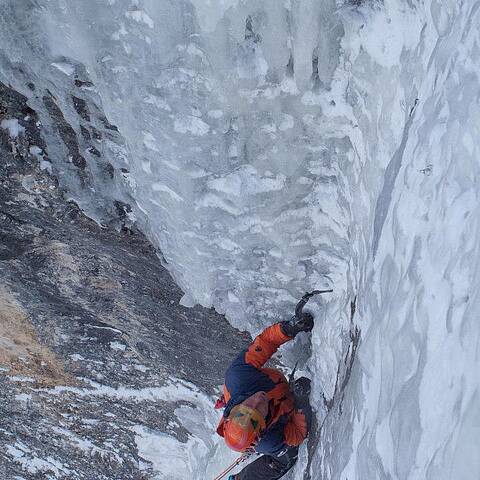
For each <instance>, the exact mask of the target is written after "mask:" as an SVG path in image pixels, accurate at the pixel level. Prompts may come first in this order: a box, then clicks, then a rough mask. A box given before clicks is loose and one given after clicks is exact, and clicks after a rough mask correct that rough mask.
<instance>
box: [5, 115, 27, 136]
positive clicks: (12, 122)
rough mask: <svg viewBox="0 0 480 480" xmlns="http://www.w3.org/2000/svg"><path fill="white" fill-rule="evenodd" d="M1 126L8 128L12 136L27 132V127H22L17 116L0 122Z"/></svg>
mask: <svg viewBox="0 0 480 480" xmlns="http://www.w3.org/2000/svg"><path fill="white" fill-rule="evenodd" d="M0 127H1V128H3V129H4V130H8V133H9V134H10V136H11V137H13V138H17V137H18V136H19V135H20V134H23V133H25V128H24V127H22V126H21V125H20V124H19V123H18V120H17V119H16V118H8V119H5V120H2V121H1V122H0Z"/></svg>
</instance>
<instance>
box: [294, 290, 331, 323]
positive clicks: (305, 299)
mask: <svg viewBox="0 0 480 480" xmlns="http://www.w3.org/2000/svg"><path fill="white" fill-rule="evenodd" d="M331 292H333V289H329V290H313V291H311V292H306V293H305V295H304V296H303V297H302V298H301V299H300V301H299V302H298V303H297V306H296V307H295V318H294V319H295V320H298V319H300V318H302V311H303V307H304V306H305V305H306V304H307V302H308V301H309V300H310V299H311V298H312V297H313V296H314V295H320V294H321V293H331Z"/></svg>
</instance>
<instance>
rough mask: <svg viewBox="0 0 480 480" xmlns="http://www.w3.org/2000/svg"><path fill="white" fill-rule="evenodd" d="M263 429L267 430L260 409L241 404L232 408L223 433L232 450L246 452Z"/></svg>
mask: <svg viewBox="0 0 480 480" xmlns="http://www.w3.org/2000/svg"><path fill="white" fill-rule="evenodd" d="M262 430H265V418H263V415H262V414H261V413H260V412H259V411H258V410H255V409H253V408H250V407H247V406H245V405H242V404H240V405H237V406H236V407H233V408H232V411H231V412H230V415H229V416H228V418H227V419H226V420H225V425H224V430H223V434H224V438H225V442H226V444H227V445H228V446H229V447H230V448H231V449H232V450H236V451H237V452H244V451H245V450H246V449H247V448H248V447H250V446H251V445H252V444H253V443H255V442H256V441H257V439H258V437H259V436H260V433H261V431H262Z"/></svg>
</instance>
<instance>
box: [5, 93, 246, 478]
mask: <svg viewBox="0 0 480 480" xmlns="http://www.w3.org/2000/svg"><path fill="white" fill-rule="evenodd" d="M81 86H82V85H77V87H79V88H80V87H81ZM29 88H30V90H32V91H35V86H34V85H33V84H32V86H30V87H29ZM45 98H47V99H48V100H47V101H46V103H45V105H46V108H47V109H48V112H49V114H50V115H51V117H52V121H54V123H55V124H56V125H57V127H56V129H55V131H56V133H55V134H54V136H53V137H52V136H51V135H52V132H49V137H48V138H49V139H50V140H49V141H54V140H55V141H58V142H59V143H60V142H63V143H65V145H66V146H67V149H68V151H69V152H70V153H71V155H72V156H73V157H74V162H73V163H74V165H76V167H77V169H78V174H79V178H83V180H84V181H87V180H88V178H89V175H90V173H89V172H88V163H87V162H85V163H84V162H82V161H81V159H82V158H83V157H81V155H80V153H79V148H78V138H77V134H76V132H75V130H74V129H73V128H72V127H71V126H70V125H69V124H68V122H67V121H66V120H65V117H64V116H63V114H62V112H61V110H60V109H59V107H58V106H57V104H56V103H55V101H54V99H53V97H50V96H47V97H44V100H45ZM73 101H74V102H75V108H76V109H77V111H79V114H80V116H81V118H82V119H83V120H85V121H87V120H89V119H90V116H91V115H92V108H89V106H88V104H87V103H86V102H84V101H81V100H79V98H74V100H73ZM43 113H45V112H43ZM38 116H39V115H38V113H37V111H35V110H34V109H32V108H30V107H29V104H28V100H27V98H26V97H25V96H23V95H21V94H19V93H18V92H16V91H15V90H13V89H12V88H9V87H7V86H6V85H3V84H0V122H1V121H2V119H6V118H8V119H16V120H17V121H18V125H19V126H20V127H21V129H23V132H22V133H21V134H20V135H18V136H16V137H15V136H12V135H11V134H10V132H9V131H8V130H7V129H0V369H1V370H0V446H1V447H0V477H1V478H5V479H14V478H18V479H28V480H33V479H45V478H69V479H92V480H93V479H96V480H100V479H105V480H106V479H109V480H112V479H125V480H127V479H132V480H133V479H135V480H140V479H147V478H152V475H151V472H150V471H149V469H148V468H147V469H145V466H142V469H140V466H139V465H140V464H139V460H140V458H139V455H138V451H137V447H136V443H135V438H134V437H135V433H134V431H133V430H132V427H133V426H135V425H143V426H145V427H146V428H148V429H152V430H156V431H161V432H166V433H168V434H169V435H173V436H175V437H176V438H177V439H178V440H180V441H182V442H185V441H186V440H187V438H188V435H189V432H188V430H187V429H186V428H185V427H183V426H182V422H181V419H176V421H173V422H172V419H175V413H174V411H175V409H176V408H177V407H178V406H179V405H181V404H182V403H185V404H188V403H189V401H188V400H185V402H183V401H176V402H168V401H165V400H162V399H161V398H155V396H152V397H151V398H150V399H148V400H145V399H144V400H141V399H140V396H141V392H144V391H145V389H148V388H161V387H162V386H165V385H168V384H169V382H171V381H172V379H178V380H179V381H186V382H190V383H192V384H194V385H195V386H196V388H198V390H199V391H200V392H203V393H205V394H207V395H214V394H215V393H216V392H217V388H218V386H219V385H221V384H222V382H223V374H224V371H225V368H226V366H227V365H228V363H229V362H230V361H231V359H232V358H233V357H234V355H235V354H236V352H238V351H239V350H240V349H241V348H243V347H244V346H245V344H246V342H247V341H248V340H249V336H248V335H247V334H243V335H242V334H240V332H238V331H236V330H234V329H233V328H232V327H231V326H230V325H229V324H228V323H227V322H226V320H225V318H224V317H223V316H221V315H219V314H217V313H216V312H215V311H214V310H211V309H205V308H201V307H195V308H192V309H188V308H185V307H183V306H181V305H180V304H179V300H180V298H181V296H182V292H181V291H180V289H179V288H178V287H177V286H176V285H175V283H174V282H173V280H172V278H171V277H170V275H169V273H168V272H167V270H166V269H165V268H164V267H162V265H161V261H160V259H159V255H158V252H156V251H155V249H154V248H153V247H152V245H151V244H150V243H149V242H148V241H147V240H146V238H145V237H144V236H143V235H142V234H141V233H140V232H139V231H137V230H135V229H134V228H132V227H129V226H127V225H126V223H125V217H126V213H128V210H129V206H128V204H126V203H124V202H122V201H120V200H118V201H116V202H114V204H113V205H112V209H111V211H110V215H111V222H110V225H112V226H113V225H115V226H117V227H118V228H113V227H110V228H106V227H103V228H102V227H100V226H99V225H98V224H97V223H95V222H94V221H92V220H91V219H89V218H87V217H86V216H85V215H84V214H83V213H82V211H81V210H80V208H79V207H78V206H77V205H76V204H75V203H74V202H72V201H67V200H66V198H68V197H67V195H66V191H65V190H64V189H62V188H60V187H59V182H58V180H57V179H56V178H55V177H53V176H51V175H49V174H48V171H47V170H48V169H45V170H41V169H40V162H42V161H43V162H45V161H47V160H48V151H49V144H47V142H46V141H45V138H46V136H45V135H44V132H43V130H42V128H43V127H42V125H41V122H39V121H38ZM87 116H88V118H87ZM103 124H104V126H105V128H107V129H108V130H109V131H110V133H109V135H111V134H112V133H115V132H116V129H115V127H114V126H112V125H110V123H109V122H108V120H107V119H106V118H104V122H103ZM84 131H88V130H87V127H83V128H82V132H84ZM90 132H91V135H86V134H85V133H84V134H83V138H82V142H83V141H87V142H96V143H98V144H99V145H101V143H100V142H101V141H102V135H105V134H102V133H100V131H99V130H97V129H95V128H91V129H90ZM55 135H56V137H55ZM92 137H93V139H92ZM32 146H36V147H37V148H36V149H33V150H32ZM54 150H55V149H54ZM39 152H40V153H39ZM97 152H99V150H98V149H97ZM77 154H78V155H77ZM75 159H77V160H76V163H75ZM112 168H113V167H112ZM112 176H113V173H112ZM105 181H106V180H105ZM175 381H177V380H175ZM122 392H123V393H122ZM212 408H213V404H212ZM34 459H36V460H35V462H36V465H37V467H38V468H36V469H35V468H31V467H29V465H30V466H31V464H32V463H31V462H32V460H34ZM29 462H30V463H29Z"/></svg>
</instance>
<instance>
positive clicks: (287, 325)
mask: <svg viewBox="0 0 480 480" xmlns="http://www.w3.org/2000/svg"><path fill="white" fill-rule="evenodd" d="M313 325H314V321H313V315H312V314H311V313H308V312H302V313H301V316H300V317H299V318H298V317H295V319H294V320H293V321H290V322H286V321H285V322H282V324H281V327H282V331H283V333H284V334H285V335H287V336H288V337H292V338H293V337H295V336H296V335H297V333H300V332H311V331H312V328H313Z"/></svg>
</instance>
